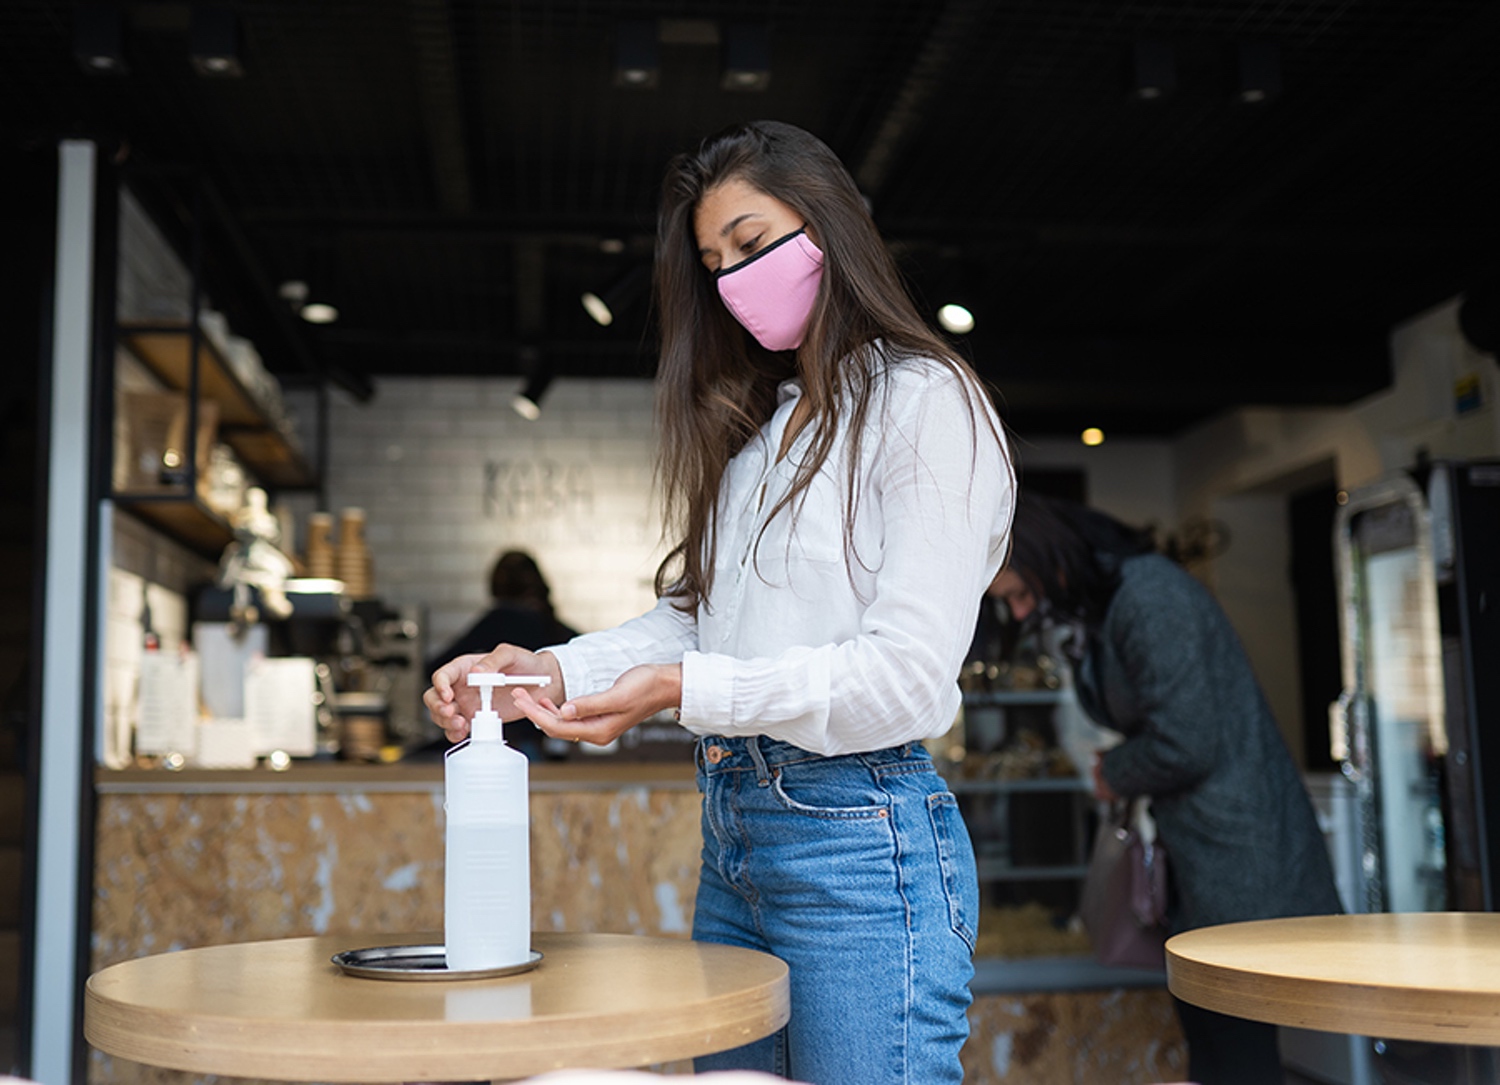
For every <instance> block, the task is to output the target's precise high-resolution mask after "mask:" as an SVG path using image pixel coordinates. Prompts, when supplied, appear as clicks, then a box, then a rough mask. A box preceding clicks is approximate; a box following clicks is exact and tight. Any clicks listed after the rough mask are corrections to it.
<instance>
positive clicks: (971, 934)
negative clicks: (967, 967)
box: [927, 791, 979, 953]
mask: <svg viewBox="0 0 1500 1085" xmlns="http://www.w3.org/2000/svg"><path fill="white" fill-rule="evenodd" d="M927 813H928V815H929V816H930V817H931V819H932V833H933V836H934V837H935V838H936V840H937V856H938V866H939V867H940V868H941V870H942V874H943V895H944V897H946V898H947V900H948V922H949V925H950V926H952V928H953V933H954V934H956V935H958V936H959V937H960V938H962V939H963V940H964V943H965V944H966V945H967V946H968V947H969V952H971V953H972V952H973V951H974V942H975V939H976V938H977V933H976V931H975V919H976V918H977V912H978V911H979V882H978V874H977V872H976V870H975V867H974V847H973V845H972V844H971V843H970V842H969V830H968V827H967V826H966V825H965V824H964V819H963V815H962V814H960V813H959V810H958V799H957V798H956V797H955V796H954V794H953V792H951V791H939V792H937V793H935V794H932V795H929V796H928V797H927Z"/></svg>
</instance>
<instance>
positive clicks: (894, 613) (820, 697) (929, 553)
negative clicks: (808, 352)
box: [682, 367, 1014, 755]
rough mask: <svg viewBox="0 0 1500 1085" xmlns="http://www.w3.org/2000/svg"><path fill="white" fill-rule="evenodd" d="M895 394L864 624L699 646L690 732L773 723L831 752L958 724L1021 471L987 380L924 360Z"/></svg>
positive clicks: (686, 677) (772, 727)
mask: <svg viewBox="0 0 1500 1085" xmlns="http://www.w3.org/2000/svg"><path fill="white" fill-rule="evenodd" d="M913 368H915V367H913ZM932 368H935V367H932ZM893 379H894V378H893ZM889 392H890V395H889V398H888V400H887V401H886V404H885V407H886V410H885V412H884V413H882V414H880V415H879V418H878V420H877V421H874V422H873V424H872V426H871V427H870V429H869V431H868V433H867V436H866V440H867V441H868V442H875V444H874V448H875V455H874V456H873V457H872V458H871V462H870V463H869V464H868V477H867V479H866V480H864V482H863V489H862V492H861V494H860V504H859V508H858V512H857V515H859V516H877V517H879V518H880V528H881V539H882V544H881V553H880V556H879V567H878V570H877V572H876V575H875V577H874V592H873V597H872V598H870V599H869V602H868V606H867V607H865V609H864V610H863V612H862V614H861V616H860V618H859V621H858V629H857V632H855V633H854V635H853V636H851V637H849V638H847V639H845V640H842V641H840V642H838V643H831V644H821V645H807V646H795V647H788V648H787V649H786V650H784V651H781V652H777V653H775V654H773V655H766V656H763V657H760V658H736V657H734V656H730V655H724V654H712V653H705V652H698V651H691V650H690V651H688V653H687V654H686V655H685V656H684V658H683V694H682V720H683V724H684V726H687V727H688V728H689V729H690V730H693V731H696V732H699V733H712V734H723V735H738V734H761V733H764V734H768V735H770V736H772V737H774V738H778V739H781V740H783V741H785V742H789V743H792V744H793V745H796V746H800V747H802V748H803V749H807V750H812V751H815V752H818V753H823V754H827V755H833V754H838V753H845V752H852V751H859V750H869V749H879V748H882V747H885V746H891V745H896V744H899V743H901V742H905V741H911V740H914V739H922V738H928V737H932V736H935V735H938V734H942V733H943V732H944V731H946V730H947V729H948V727H950V726H951V725H952V723H953V719H954V717H955V714H956V711H957V708H958V705H959V700H960V695H959V692H958V688H957V682H956V679H957V676H958V671H959V668H960V667H961V665H962V663H963V659H964V656H965V654H966V652H967V650H968V648H969V644H970V642H971V640H972V638H973V635H974V623H975V620H976V617H977V615H978V608H979V601H980V598H981V596H982V595H983V593H984V589H985V588H986V587H987V586H988V585H989V583H990V581H991V580H993V578H994V575H995V573H996V572H997V570H998V568H999V566H1000V563H1001V561H1002V560H1003V558H1004V555H1005V548H1006V545H1007V541H1008V537H1009V528H1010V520H1011V514H1012V511H1013V507H1014V489H1013V486H1012V481H1011V472H1010V468H1009V465H1008V462H1007V457H1006V453H1005V451H1004V449H1003V447H1002V445H1001V444H1000V442H999V441H998V440H997V439H996V437H995V436H993V435H992V433H998V432H999V429H1000V427H999V423H998V422H997V421H995V420H994V416H993V414H992V413H989V408H988V397H987V396H985V395H984V393H983V392H982V391H980V390H979V389H977V388H974V389H971V390H970V391H969V394H968V395H967V396H966V395H965V388H964V386H962V385H960V384H959V379H958V378H957V377H954V376H952V375H950V374H947V373H946V371H943V373H942V375H941V376H934V375H933V374H932V372H931V368H927V369H924V370H921V371H919V372H918V373H917V374H915V375H908V376H906V377H904V378H903V379H902V380H900V381H898V382H897V383H896V385H895V386H893V387H892V388H891V389H890V390H889ZM878 402H879V401H878V400H877V403H878ZM976 406H979V409H980V410H982V411H985V412H986V415H987V417H988V421H989V424H988V425H987V424H986V417H985V416H980V415H979V414H977V413H976V410H975V407H976ZM874 414H875V412H874V411H872V418H873V417H874ZM991 427H993V430H992V428H991ZM826 469H828V470H842V465H833V464H830V466H829V467H828V468H826ZM841 513H842V510H841V509H839V510H832V509H819V510H812V509H806V508H804V509H803V510H802V511H801V513H800V515H803V516H806V515H840V514H841ZM851 560H859V558H858V557H855V558H853V559H851ZM850 591H853V588H852V586H851V587H850Z"/></svg>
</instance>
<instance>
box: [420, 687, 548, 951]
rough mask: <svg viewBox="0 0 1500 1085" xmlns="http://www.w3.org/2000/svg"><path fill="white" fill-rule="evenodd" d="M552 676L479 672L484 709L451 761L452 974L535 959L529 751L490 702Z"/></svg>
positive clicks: (448, 904)
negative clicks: (511, 739) (513, 743)
mask: <svg viewBox="0 0 1500 1085" xmlns="http://www.w3.org/2000/svg"><path fill="white" fill-rule="evenodd" d="M546 683H547V679H546V678H534V677H529V676H510V675H504V674H471V675H469V685H471V686H477V687H479V697H480V709H479V712H478V713H476V714H475V716H474V720H473V723H472V725H471V727H470V730H469V737H468V739H467V740H466V741H464V742H460V743H459V744H458V745H457V746H454V747H453V748H452V749H451V750H449V751H448V753H447V755H446V757H445V758H444V761H443V777H444V786H445V789H446V791H447V801H446V804H445V806H444V808H445V809H446V810H447V814H448V817H447V822H448V824H447V843H446V852H447V867H446V870H445V873H444V879H443V940H444V943H445V948H446V953H447V960H448V970H449V971H450V972H477V971H483V970H487V969H492V968H509V967H511V966H513V965H520V964H525V963H527V962H528V961H529V960H530V958H531V844H530V840H529V832H530V811H529V807H528V805H527V804H528V795H527V772H526V755H525V754H523V753H521V752H520V751H519V750H514V749H511V748H510V747H509V746H507V745H506V744H505V738H504V736H503V734H502V733H501V728H500V715H499V713H497V712H495V711H494V710H493V709H492V708H491V707H490V698H491V696H492V695H493V693H494V690H495V687H497V686H511V685H522V684H525V685H545V684H546Z"/></svg>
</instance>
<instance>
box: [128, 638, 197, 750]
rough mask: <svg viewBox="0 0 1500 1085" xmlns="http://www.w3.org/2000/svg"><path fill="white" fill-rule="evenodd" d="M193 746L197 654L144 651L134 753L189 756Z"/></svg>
mask: <svg viewBox="0 0 1500 1085" xmlns="http://www.w3.org/2000/svg"><path fill="white" fill-rule="evenodd" d="M197 746H198V656H197V655H196V654H194V653H192V652H184V653H180V654H179V653H177V652H147V653H145V654H144V655H142V656H141V687H140V710H139V715H138V717H137V719H136V725H135V752H136V753H138V754H173V753H178V754H182V755H183V756H184V757H192V756H193V754H194V753H195V752H196V751H197Z"/></svg>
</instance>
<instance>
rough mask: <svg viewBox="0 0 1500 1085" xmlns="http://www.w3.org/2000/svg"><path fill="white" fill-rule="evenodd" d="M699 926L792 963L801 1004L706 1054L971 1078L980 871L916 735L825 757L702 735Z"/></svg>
mask: <svg viewBox="0 0 1500 1085" xmlns="http://www.w3.org/2000/svg"><path fill="white" fill-rule="evenodd" d="M697 760H698V788H699V790H700V791H702V793H703V870H702V876H701V879H700V882H699V886H698V903H697V910H696V914H695V916H694V920H693V937H694V938H695V939H698V940H700V941H705V942H722V943H725V944H727V945H734V946H748V947H749V948H751V949H758V950H763V951H765V952H767V953H772V954H775V955H776V956H777V957H780V958H781V959H782V960H783V961H785V962H786V963H787V966H788V969H789V971H790V978H791V1001H792V1016H791V1020H790V1021H789V1022H788V1024H787V1025H786V1027H785V1028H783V1029H782V1030H781V1031H780V1032H778V1033H776V1034H774V1035H772V1036H768V1037H766V1038H765V1039H764V1040H760V1041H758V1042H756V1043H753V1044H749V1045H746V1046H745V1047H741V1048H737V1049H735V1050H733V1051H726V1052H722V1053H720V1054H716V1055H709V1056H705V1057H702V1058H699V1059H698V1060H696V1068H697V1069H698V1070H699V1071H700V1072H706V1071H709V1070H726V1069H747V1070H761V1071H764V1072H767V1073H772V1074H780V1075H781V1076H783V1077H790V1078H792V1079H794V1080H796V1081H803V1082H808V1083H809V1085H854V1083H858V1085H939V1083H941V1082H960V1081H962V1080H963V1068H962V1066H961V1064H960V1062H959V1049H960V1048H961V1047H963V1044H964V1040H965V1039H967V1038H968V1034H969V1023H968V1017H967V1012H966V1011H967V1010H968V1006H969V1002H970V1000H971V999H970V994H969V980H970V979H972V978H973V975H974V966H973V953H974V934H975V923H976V920H977V917H978V913H979V884H978V877H977V874H976V872H975V868H974V852H973V848H972V847H971V845H970V843H969V834H968V831H967V830H966V829H965V827H964V823H963V819H962V818H961V817H960V816H959V812H958V803H957V801H956V800H955V799H954V797H953V795H952V793H950V792H949V791H948V789H947V786H946V785H945V784H944V783H943V780H942V778H941V777H939V776H938V774H937V772H936V771H935V770H934V769H933V767H932V760H931V758H930V757H928V755H927V751H926V750H925V749H923V748H922V746H921V745H919V744H917V743H911V744H908V745H906V746H899V747H896V748H893V749H889V750H876V751H874V752H872V753H862V754H849V755H847V756H843V757H820V756H818V755H816V754H811V753H808V752H807V751H806V750H801V749H798V748H797V747H795V746H789V745H787V744H786V743H784V742H777V741H775V740H774V739H769V738H766V737H764V736H753V737H750V738H718V737H713V736H709V737H705V738H700V739H699V740H698V746H697Z"/></svg>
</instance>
